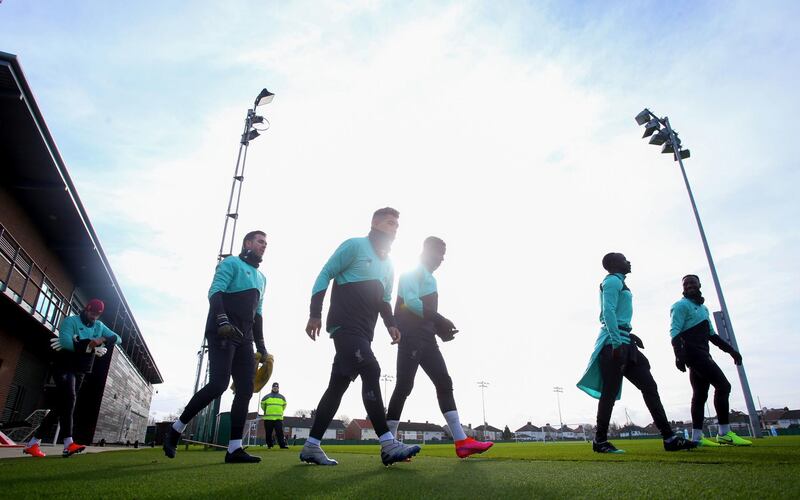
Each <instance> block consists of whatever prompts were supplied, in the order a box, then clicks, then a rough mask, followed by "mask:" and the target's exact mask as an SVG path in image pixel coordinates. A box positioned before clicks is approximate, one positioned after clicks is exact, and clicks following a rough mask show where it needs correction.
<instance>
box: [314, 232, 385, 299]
mask: <svg viewBox="0 0 800 500" xmlns="http://www.w3.org/2000/svg"><path fill="white" fill-rule="evenodd" d="M332 279H333V280H336V284H337V285H340V286H341V285H346V284H348V283H359V282H362V281H370V280H377V281H380V282H381V284H382V285H383V301H384V302H389V303H391V302H392V284H393V283H392V282H393V281H394V268H393V267H392V261H391V260H390V259H389V258H388V257H387V258H385V259H381V258H380V257H378V254H376V253H375V249H374V248H372V243H371V242H370V241H369V238H350V239H349V240H346V241H345V242H344V243H342V244H341V245H339V248H337V249H336V251H335V252H333V255H331V258H330V259H328V262H326V263H325V266H323V267H322V271H320V273H319V276H317V280H316V281H315V282H314V288H313V289H312V290H311V295H315V294H317V293H318V292H321V291H323V290H327V289H328V284H329V283H330V281H331V280H332Z"/></svg>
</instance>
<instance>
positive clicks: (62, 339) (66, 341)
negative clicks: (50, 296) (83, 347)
mask: <svg viewBox="0 0 800 500" xmlns="http://www.w3.org/2000/svg"><path fill="white" fill-rule="evenodd" d="M75 337H77V339H78V340H86V339H89V340H91V339H99V338H101V337H104V338H106V339H109V340H111V341H113V342H114V343H115V344H117V345H119V344H122V337H120V336H119V335H117V334H116V333H114V332H113V331H111V329H110V328H108V327H107V326H106V325H104V324H103V322H102V321H100V320H96V321H95V322H94V324H93V325H92V326H86V325H85V324H83V321H81V317H80V316H68V317H66V318H64V319H63V320H62V321H61V325H60V326H59V327H58V341H59V343H60V344H61V348H62V349H64V350H66V351H71V352H75V340H74V339H75Z"/></svg>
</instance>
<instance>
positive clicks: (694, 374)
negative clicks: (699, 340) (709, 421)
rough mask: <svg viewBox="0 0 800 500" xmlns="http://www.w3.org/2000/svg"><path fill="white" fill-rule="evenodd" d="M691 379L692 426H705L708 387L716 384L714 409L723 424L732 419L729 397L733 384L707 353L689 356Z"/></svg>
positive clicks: (698, 427)
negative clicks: (695, 357) (694, 356)
mask: <svg viewBox="0 0 800 500" xmlns="http://www.w3.org/2000/svg"><path fill="white" fill-rule="evenodd" d="M687 364H688V366H689V381H690V382H691V384H692V427H693V428H694V429H702V428H703V415H705V411H704V408H703V407H704V406H705V404H706V401H707V400H708V388H709V386H712V385H713V386H714V409H715V410H716V411H717V419H718V420H719V423H720V424H722V425H725V424H728V423H729V419H730V407H729V402H728V400H729V398H730V395H731V384H730V382H728V379H727V378H726V377H725V374H724V373H722V370H721V369H720V368H719V366H717V364H716V363H715V362H714V360H713V359H711V356H710V355H708V354H705V355H704V356H698V358H697V359H693V358H691V357H690V358H689V362H688V363H687Z"/></svg>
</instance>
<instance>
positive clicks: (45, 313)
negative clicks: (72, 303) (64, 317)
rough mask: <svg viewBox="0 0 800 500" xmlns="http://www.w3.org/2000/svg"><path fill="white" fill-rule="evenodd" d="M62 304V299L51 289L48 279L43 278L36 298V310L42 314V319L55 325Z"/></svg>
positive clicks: (59, 315)
mask: <svg viewBox="0 0 800 500" xmlns="http://www.w3.org/2000/svg"><path fill="white" fill-rule="evenodd" d="M63 306H64V300H63V299H62V298H61V296H59V295H58V293H57V292H56V291H55V290H54V289H53V287H52V286H51V285H50V283H49V281H48V280H47V279H45V280H44V282H43V283H42V289H41V291H40V292H39V297H38V298H37V300H36V312H38V313H39V314H41V315H42V318H43V319H44V321H47V322H49V323H50V324H51V325H55V324H57V322H58V320H59V319H60V317H61V308H62V307H63Z"/></svg>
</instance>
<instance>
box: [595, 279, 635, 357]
mask: <svg viewBox="0 0 800 500" xmlns="http://www.w3.org/2000/svg"><path fill="white" fill-rule="evenodd" d="M632 317H633V294H632V293H631V290H630V289H629V288H628V287H627V286H626V285H625V275H624V274H621V273H614V274H609V275H608V276H606V277H605V279H604V280H603V283H602V284H601V285H600V323H601V324H602V325H603V327H602V328H601V329H600V337H601V338H603V337H605V341H604V343H603V345H608V344H611V345H612V346H613V347H615V348H616V347H619V346H620V345H621V344H630V343H631V338H630V336H629V335H628V333H629V332H627V331H625V330H621V329H620V327H624V328H626V329H628V330H630V329H631V318H632Z"/></svg>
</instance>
